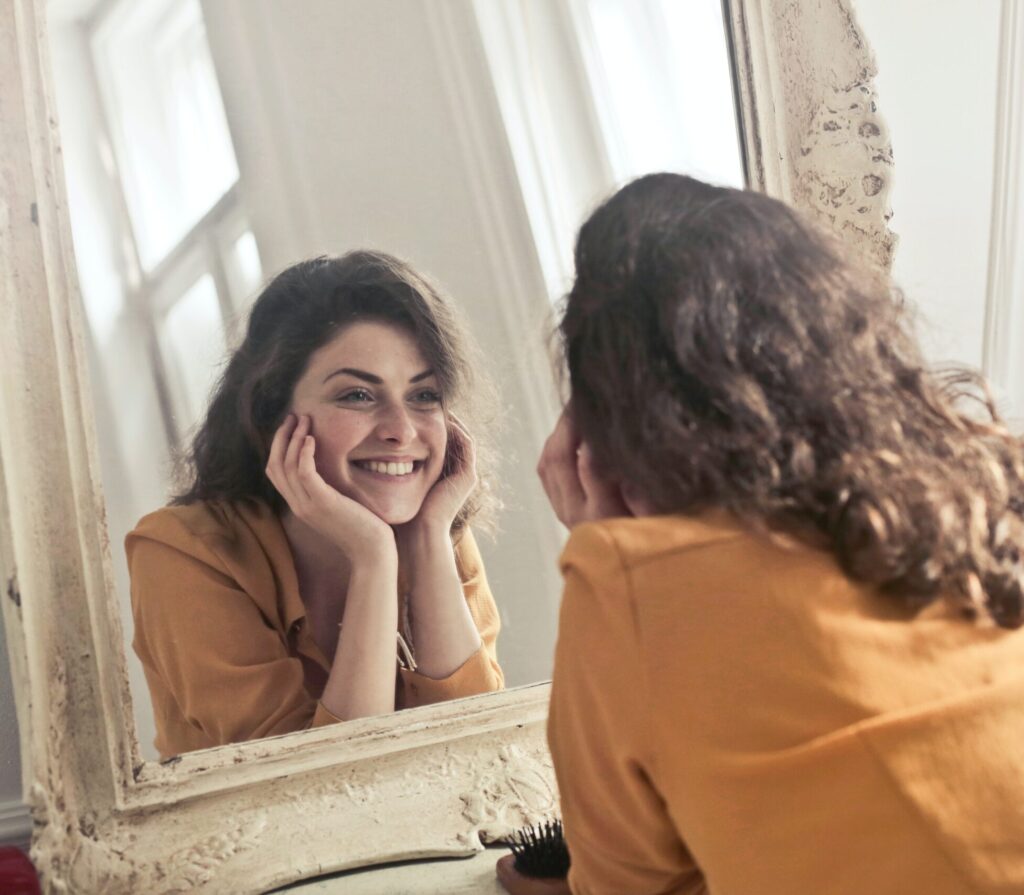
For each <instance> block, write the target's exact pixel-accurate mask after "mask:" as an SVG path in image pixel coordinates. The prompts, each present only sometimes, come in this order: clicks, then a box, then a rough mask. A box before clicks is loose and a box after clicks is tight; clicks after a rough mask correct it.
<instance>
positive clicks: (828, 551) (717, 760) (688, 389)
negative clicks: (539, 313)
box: [506, 174, 1024, 895]
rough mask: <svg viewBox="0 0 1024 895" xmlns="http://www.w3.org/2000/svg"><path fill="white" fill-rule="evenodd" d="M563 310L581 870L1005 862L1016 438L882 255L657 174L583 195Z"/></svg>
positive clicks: (839, 878)
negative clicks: (938, 369)
mask: <svg viewBox="0 0 1024 895" xmlns="http://www.w3.org/2000/svg"><path fill="white" fill-rule="evenodd" d="M561 336H562V339H563V342H564V348H565V355H566V358H567V362H568V369H569V375H570V381H571V402H570V405H569V407H568V409H567V411H566V414H565V415H564V416H563V418H562V420H561V421H560V422H559V425H558V427H557V428H556V430H555V432H554V433H553V434H552V436H551V439H550V440H549V442H548V444H547V446H546V447H545V451H544V454H543V456H542V459H541V462H540V467H539V472H540V475H541V478H542V479H543V482H544V485H545V487H546V489H547V492H548V495H549V497H550V499H551V502H552V505H553V507H554V509H555V511H556V513H557V514H558V516H559V518H560V519H561V520H562V521H563V522H564V523H565V524H566V525H567V526H569V527H570V528H572V533H571V536H570V539H569V542H568V545H567V546H566V548H565V552H564V554H563V556H562V569H563V573H564V577H565V596H564V602H563V606H562V611H561V620H560V627H559V640H558V646H557V652H556V659H555V673H554V682H553V685H552V695H551V714H550V720H549V728H548V734H549V740H550V745H551V751H552V755H553V758H554V764H555V770H556V773H557V777H558V782H559V787H560V790H561V795H562V808H563V813H564V822H565V836H566V842H567V844H568V847H569V851H570V855H571V859H572V869H571V871H570V875H569V884H570V886H571V889H572V891H573V892H576V893H588V895H589V893H599V892H601V893H603V892H608V893H631V895H642V893H654V892H657V893H668V892H674V893H675V892H678V893H697V892H713V893H715V895H741V893H742V895H750V893H756V895H775V893H779V895H781V893H785V895H811V893H813V895H822V893H837V895H838V893H851V895H852V893H865V892H870V893H872V895H882V893H892V895H896V893H901V895H905V893H928V895H952V893H966V892H1011V891H1012V892H1024V763H1022V762H1021V756H1022V751H1021V749H1022V745H1021V744H1022V743H1024V632H1020V631H1017V630H1015V629H1017V628H1018V627H1019V626H1020V625H1021V622H1022V586H1024V569H1022V566H1021V551H1022V547H1024V524H1022V519H1021V515H1022V512H1024V500H1022V498H1024V451H1022V447H1021V444H1020V442H1019V441H1017V440H1016V439H1014V438H1012V437H1011V436H1010V435H1009V434H1008V432H1007V430H1006V429H1005V428H1004V427H1003V426H1002V425H1001V424H1000V423H999V422H998V421H996V420H995V419H994V414H992V413H990V415H989V418H988V419H984V418H983V417H982V415H981V414H980V413H978V412H976V411H977V409H978V408H977V406H973V407H972V406H969V405H968V404H967V403H965V399H967V398H969V397H970V396H971V394H976V392H972V391H969V390H967V389H965V387H964V381H963V380H962V379H961V380H955V381H945V382H940V381H939V380H938V379H937V378H936V377H935V376H934V375H933V374H931V373H930V372H929V371H928V370H927V368H926V367H925V365H924V361H923V360H922V358H921V355H920V354H919V351H918V349H917V347H916V346H915V344H914V341H913V339H912V338H911V336H910V335H908V330H907V323H906V320H905V314H904V312H903V310H902V309H901V307H900V303H899V302H898V301H894V300H893V295H892V290H891V287H890V285H889V284H888V282H887V281H886V279H885V278H884V277H882V276H881V275H878V274H874V273H871V272H869V271H866V270H864V269H862V268H861V267H859V266H858V265H857V264H855V263H853V262H852V261H850V260H846V259H844V258H843V256H842V252H841V250H840V248H839V247H838V246H837V245H836V244H835V243H833V242H832V241H830V240H829V239H827V238H825V237H824V236H823V235H821V234H819V233H818V232H817V231H816V230H815V229H814V228H813V227H811V226H809V225H808V224H807V223H806V222H805V221H804V220H802V219H801V217H800V216H799V215H798V214H796V213H795V212H793V211H792V210H790V209H788V208H787V207H785V206H784V205H783V204H781V203H779V202H777V201H774V200H772V199H770V198H768V197H766V196H763V195H760V194H757V193H752V192H740V191H736V190H730V189H718V188H715V187H712V186H708V185H706V184H703V183H700V182H698V181H696V180H692V179H690V178H687V177H681V176H676V175H669V174H661V175H652V176H649V177H644V178H642V179H640V180H638V181H635V182H634V183H631V184H630V185H628V186H627V187H625V188H624V189H623V190H621V191H620V192H619V193H617V194H616V195H615V196H613V197H612V198H611V199H610V200H608V201H607V202H606V203H605V204H604V205H603V206H602V207H600V208H599V209H598V210H597V211H596V212H595V213H594V214H593V215H592V216H591V217H590V219H589V220H588V221H587V222H586V224H584V226H583V228H582V230H581V232H580V234H579V239H578V243H577V247H576V281H575V284H574V286H573V288H572V291H571V293H570V295H569V297H568V302H567V307H566V311H565V316H564V319H563V321H562V324H561ZM982 409H983V408H982ZM506 878H508V874H507V873H506ZM510 886H511V887H512V890H513V891H532V889H531V888H529V887H526V888H523V887H522V881H521V880H519V881H518V882H516V881H513V882H511V883H510ZM517 886H519V888H517ZM546 891H550V887H549V888H548V889H547V890H546Z"/></svg>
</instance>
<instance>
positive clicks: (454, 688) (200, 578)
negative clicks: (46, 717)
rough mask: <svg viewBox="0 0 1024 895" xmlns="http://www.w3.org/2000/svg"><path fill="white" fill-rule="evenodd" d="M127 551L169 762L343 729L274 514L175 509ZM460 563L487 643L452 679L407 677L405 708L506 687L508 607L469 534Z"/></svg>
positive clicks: (141, 652)
mask: <svg viewBox="0 0 1024 895" xmlns="http://www.w3.org/2000/svg"><path fill="white" fill-rule="evenodd" d="M125 549H126V551H127V554H128V567H129V572H130V574H131V598H132V611H133V614H134V619H135V636H134V640H133V643H132V645H133V647H134V649H135V652H136V653H137V654H138V656H139V659H140V660H141V662H142V666H143V669H144V671H145V673H146V681H147V683H148V685H149V691H150V696H151V698H152V702H153V714H154V716H155V720H156V731H157V735H156V740H155V745H156V748H157V750H158V751H159V753H160V755H161V756H162V757H164V758H166V757H168V756H171V755H176V754H179V753H181V752H188V751H191V750H193V749H204V748H207V747H209V746H218V745H223V744H225V743H233V742H240V741H243V740H251V739H258V738H261V737H267V736H273V735H274V734H280V733H288V732H290V731H293V730H303V729H305V728H309V727H319V726H321V725H324V724H332V723H336V722H337V721H340V720H342V719H340V718H337V717H335V716H334V715H332V714H331V713H330V712H329V711H328V710H327V709H326V708H325V707H324V706H323V705H322V704H320V702H319V697H320V694H321V693H322V692H323V688H324V686H325V684H326V683H327V675H328V673H329V671H330V665H329V664H328V662H327V660H326V658H325V657H324V655H323V653H322V652H321V650H320V649H319V648H318V647H317V645H316V643H315V642H314V640H313V637H312V634H311V632H310V631H309V628H308V625H307V624H306V610H305V606H304V605H303V603H302V597H301V596H300V594H299V584H298V579H297V577H296V572H295V565H294V562H293V559H292V552H291V548H290V546H289V544H288V540H287V538H286V536H285V533H284V529H283V528H282V526H281V523H280V520H279V519H278V517H277V516H276V515H275V514H274V513H273V512H272V511H271V510H270V508H269V507H267V506H266V505H264V504H261V503H251V504H244V503H237V504H236V503H217V502H209V503H195V504H192V505H190V506H184V507H165V508H163V509H160V510H157V511H156V512H155V513H151V514H150V515H148V516H145V517H144V518H143V519H142V520H141V521H140V522H139V524H138V525H137V526H136V527H135V529H134V530H133V531H132V532H130V533H129V535H128V537H127V538H126V540H125ZM455 558H456V565H457V567H458V570H459V577H460V578H461V580H462V586H463V591H464V593H465V596H466V601H467V603H468V604H469V610H470V613H471V614H472V616H473V620H474V621H475V622H476V625H477V629H478V630H479V632H480V638H481V640H482V641H483V643H482V646H481V647H480V649H479V650H478V651H477V652H476V653H475V654H474V655H473V656H471V657H470V658H469V659H468V660H467V661H466V662H465V663H464V664H463V665H462V666H461V667H460V668H458V669H456V671H454V672H453V673H452V674H451V675H450V676H449V677H447V678H444V679H443V680H434V679H432V678H428V677H425V676H424V675H421V674H418V673H417V672H415V671H413V670H409V669H408V668H399V669H398V670H397V673H396V690H395V704H396V707H397V708H408V707H412V706H418V705H427V704H430V703H433V702H441V701H443V700H447V699H457V698H459V697H461V696H471V695H474V694H477V693H486V692H489V691H492V690H499V689H501V687H502V686H503V685H504V677H503V675H502V671H501V668H500V666H499V665H498V660H497V653H496V648H495V643H496V640H497V637H498V630H499V628H500V621H499V617H498V610H497V607H496V605H495V603H494V597H493V596H492V595H491V590H490V587H489V586H488V584H487V578H486V575H485V574H484V567H483V562H482V560H481V558H480V552H479V550H478V549H477V546H476V542H475V541H474V539H473V535H472V533H471V532H470V531H469V530H468V529H466V530H465V531H464V533H463V534H462V537H461V539H460V540H459V542H458V544H457V546H456V547H455Z"/></svg>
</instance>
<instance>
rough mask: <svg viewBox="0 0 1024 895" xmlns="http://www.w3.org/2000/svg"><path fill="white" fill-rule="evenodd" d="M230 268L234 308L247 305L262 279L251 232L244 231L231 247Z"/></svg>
mask: <svg viewBox="0 0 1024 895" xmlns="http://www.w3.org/2000/svg"><path fill="white" fill-rule="evenodd" d="M228 264H229V267H230V277H231V281H232V282H231V288H232V290H233V291H234V293H235V298H236V299H237V300H236V302H235V307H236V308H239V307H241V306H242V304H243V303H248V302H249V301H251V300H252V299H253V298H254V297H255V292H256V289H257V288H258V287H259V285H260V282H261V281H262V279H263V264H262V263H261V262H260V250H259V248H258V247H257V246H256V237H255V236H253V234H252V231H251V230H249V231H246V232H245V233H243V234H242V235H241V236H239V237H238V239H237V240H235V244H234V245H233V246H232V247H231V254H230V257H229V261H228Z"/></svg>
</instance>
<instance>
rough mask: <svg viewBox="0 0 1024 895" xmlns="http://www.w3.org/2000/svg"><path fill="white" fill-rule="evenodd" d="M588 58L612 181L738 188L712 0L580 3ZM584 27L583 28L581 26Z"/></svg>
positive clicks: (716, 4) (723, 54)
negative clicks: (663, 175) (679, 178)
mask: <svg viewBox="0 0 1024 895" xmlns="http://www.w3.org/2000/svg"><path fill="white" fill-rule="evenodd" d="M576 8H577V10H580V11H582V12H583V14H584V15H585V16H587V17H588V18H589V25H590V28H589V31H590V37H591V39H592V44H591V46H590V52H589V53H586V54H585V55H586V61H587V67H588V69H589V71H588V75H589V77H590V80H591V83H592V88H593V90H594V101H595V105H596V107H597V110H598V116H599V118H600V120H601V126H602V129H603V130H604V136H605V141H606V144H607V147H608V154H609V158H610V160H611V163H612V167H613V168H614V169H615V177H616V180H617V181H618V182H619V183H622V182H624V181H626V180H628V179H630V178H632V177H636V176H638V175H640V174H648V173H650V172H653V171H678V172H685V173H688V174H693V175H696V176H698V177H704V178H706V179H708V180H711V181H713V182H715V183H720V184H723V185H727V186H736V187H742V186H743V185H744V175H743V164H742V157H741V154H740V145H739V134H738V130H737V126H736V113H735V102H734V98H733V85H732V72H731V69H730V66H729V53H728V45H727V42H726V36H725V23H724V21H723V19H722V6H721V2H720V0H686V2H681V0H629V2H625V0H587V2H586V3H585V4H579V5H578V6H577V7H576ZM581 24H582V23H581Z"/></svg>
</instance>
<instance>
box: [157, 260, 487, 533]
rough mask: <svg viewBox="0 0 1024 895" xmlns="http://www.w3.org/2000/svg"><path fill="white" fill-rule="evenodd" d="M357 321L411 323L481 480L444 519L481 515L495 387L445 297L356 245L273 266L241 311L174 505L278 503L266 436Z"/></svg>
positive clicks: (401, 266)
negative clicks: (316, 363)
mask: <svg viewBox="0 0 1024 895" xmlns="http://www.w3.org/2000/svg"><path fill="white" fill-rule="evenodd" d="M357 320H379V321H383V322H386V323H393V324H395V325H396V326H400V327H402V328H404V329H406V330H407V331H409V332H410V333H411V334H412V336H413V338H414V339H415V340H416V342H417V344H418V345H419V347H420V350H421V351H422V352H423V355H424V357H425V358H426V359H427V361H428V362H429V363H430V367H431V369H432V370H433V371H434V372H435V373H436V375H437V378H438V382H439V385H440V391H441V395H442V401H443V404H444V407H445V409H446V410H452V411H454V412H455V413H457V414H458V415H459V417H460V418H461V419H462V420H463V421H464V422H465V423H466V425H467V426H468V427H469V429H470V431H471V432H472V433H473V436H474V441H475V442H476V447H477V472H478V478H479V484H478V485H477V487H476V489H475V490H474V492H473V494H471V495H470V497H469V500H467V501H466V503H465V505H464V506H463V507H462V509H461V510H460V512H459V514H458V516H457V517H456V519H455V523H454V524H453V526H452V531H453V533H454V532H458V531H459V530H461V529H462V527H463V526H465V525H466V524H467V523H468V522H469V520H470V519H474V518H475V519H476V520H477V521H478V522H479V521H482V522H484V523H485V524H489V523H490V522H491V517H492V515H493V512H494V510H495V508H496V506H497V499H496V497H495V495H494V493H493V491H492V489H491V482H490V480H491V472H490V470H491V467H492V464H493V452H492V450H491V449H490V441H491V439H490V436H489V434H488V433H489V432H491V431H492V430H493V427H494V424H495V420H494V407H495V406H496V401H495V392H494V388H493V386H492V384H491V382H490V380H489V379H488V378H487V376H486V375H485V374H484V372H483V369H482V365H481V363H480V360H479V358H478V353H477V350H476V348H475V346H474V345H473V343H472V341H471V340H470V338H469V335H468V333H467V332H466V330H465V328H464V326H463V325H462V323H461V321H460V320H459V318H458V315H457V314H456V311H455V308H454V307H453V305H452V303H451V302H450V301H449V300H448V299H447V298H445V296H444V295H443V294H442V293H441V291H440V290H439V289H438V288H437V287H436V286H435V285H433V284H432V283H430V282H429V281H428V280H427V279H426V278H424V277H423V276H421V275H420V274H418V273H416V272H415V271H414V270H413V269H412V268H411V267H410V266H409V265H408V264H406V263H404V262H403V261H400V260H399V259H397V258H395V257H393V256H391V255H387V254H385V253H383V252H374V251H355V252H349V253H348V254H346V255H342V256H340V257H333V258H332V257H319V258H313V259H310V260H306V261H300V262H299V263H297V264H294V265H292V266H291V267H289V268H287V269H286V270H284V271H282V272H281V273H279V274H278V275H277V276H276V277H274V279H273V280H272V281H271V282H270V283H269V285H267V287H266V288H265V289H264V290H263V292H262V293H260V295H259V297H258V298H257V299H256V301H255V303H254V304H253V306H252V310H251V311H250V313H249V321H248V326H247V329H246V334H245V339H244V341H243V342H242V344H241V345H240V346H239V348H238V350H237V351H235V352H234V354H233V355H232V356H231V358H230V360H229V361H228V363H227V366H226V368H225V370H224V373H223V375H222V376H221V378H220V380H219V382H218V384H217V387H216V389H215V391H214V394H213V398H212V399H211V401H210V406H209V408H208V410H207V413H206V418H205V419H204V420H203V422H202V424H201V425H200V427H199V429H198V430H197V432H196V434H195V437H194V438H193V440H192V444H191V446H190V448H189V450H188V452H187V453H186V454H185V455H184V456H183V457H182V458H181V460H180V461H179V464H180V466H181V470H180V472H179V478H181V479H183V480H184V482H185V485H184V487H183V488H182V490H181V491H180V493H178V494H177V495H176V496H175V497H174V498H173V499H172V501H171V502H172V504H189V503H194V502H195V501H200V500H225V501H243V500H259V501H263V502H264V503H267V504H269V505H270V506H271V508H273V510H274V511H275V512H277V513H280V512H281V511H282V510H284V508H285V502H284V499H283V498H282V497H281V495H280V494H278V492H277V490H276V489H275V488H274V486H273V485H272V484H271V483H270V480H269V479H268V478H267V476H266V473H265V472H264V469H265V467H266V464H267V459H268V456H269V453H270V444H271V441H272V440H273V437H274V433H275V431H276V430H277V428H278V426H280V425H281V422H282V421H283V420H284V417H285V415H286V414H287V413H288V408H289V406H290V405H291V400H292V394H293V392H294V390H295V384H296V383H297V382H298V381H299V379H300V378H301V376H302V374H303V373H304V372H305V369H306V366H307V364H308V363H309V358H310V356H311V355H312V354H313V353H314V352H315V351H316V350H317V349H318V348H321V347H322V346H324V345H326V344H327V343H328V342H329V341H331V339H333V338H334V337H335V336H336V335H337V334H338V333H339V332H340V330H342V329H343V328H344V327H346V326H348V325H349V324H351V323H355V322H356V321H357Z"/></svg>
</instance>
